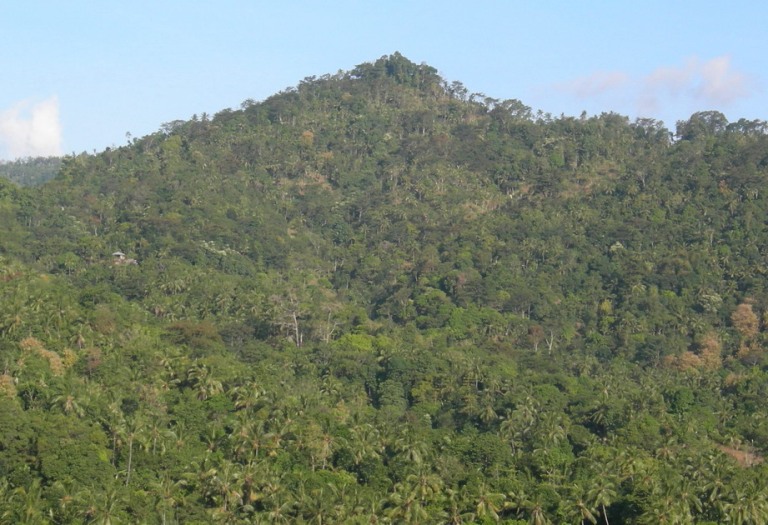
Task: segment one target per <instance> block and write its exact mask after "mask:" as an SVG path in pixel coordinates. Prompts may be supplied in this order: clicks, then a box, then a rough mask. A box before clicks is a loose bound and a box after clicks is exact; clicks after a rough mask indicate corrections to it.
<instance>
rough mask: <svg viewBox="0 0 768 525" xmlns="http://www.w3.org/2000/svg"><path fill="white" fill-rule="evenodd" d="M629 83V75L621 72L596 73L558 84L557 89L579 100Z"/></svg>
mask: <svg viewBox="0 0 768 525" xmlns="http://www.w3.org/2000/svg"><path fill="white" fill-rule="evenodd" d="M628 81H629V75H627V74H626V73H623V72H621V71H598V72H596V73H593V74H591V75H588V76H585V77H580V78H577V79H574V80H572V81H571V82H567V83H565V84H560V85H559V86H558V89H560V90H561V91H566V92H568V93H572V94H574V95H576V96H577V97H579V98H592V97H595V96H600V95H603V94H605V93H608V92H611V91H615V90H617V89H621V88H623V87H624V86H625V85H626V84H627V82H628Z"/></svg>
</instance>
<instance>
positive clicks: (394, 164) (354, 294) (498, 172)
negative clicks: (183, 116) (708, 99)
mask: <svg viewBox="0 0 768 525" xmlns="http://www.w3.org/2000/svg"><path fill="white" fill-rule="evenodd" d="M29 163H31V164H32V165H31V166H28V165H27V164H29ZM17 164H18V165H17V166H16V168H15V171H14V173H22V174H27V175H23V177H22V178H23V181H27V182H28V183H29V184H31V183H33V182H36V181H39V180H41V179H35V177H36V176H37V175H34V174H40V173H42V172H45V171H46V170H47V169H48V167H50V166H52V165H54V164H55V166H56V170H55V171H56V176H55V178H53V179H52V180H49V181H47V182H45V183H44V184H37V185H29V184H25V185H23V186H22V185H19V184H16V183H13V182H10V181H6V180H0V224H1V225H2V226H1V229H0V357H2V362H0V365H1V366H2V369H0V522H2V523H14V524H68V523H74V524H86V523H96V524H104V525H106V524H122V523H146V524H162V525H166V524H204V523H222V524H246V523H312V524H318V525H321V524H331V523H351V524H355V523H357V524H373V523H392V524H401V523H402V524H408V523H420V524H431V523H435V524H438V523H440V524H442V523H446V524H461V523H464V524H492V523H506V524H518V525H520V524H524V523H530V524H534V525H544V524H580V525H586V524H605V525H617V524H654V525H658V524H672V523H675V524H685V523H699V524H721V523H728V524H763V523H768V488H767V487H768V466H766V464H765V463H764V462H763V457H764V454H766V453H768V404H766V403H765V400H766V398H767V397H768V286H767V285H768V226H767V224H766V217H768V184H767V183H766V182H767V181H768V124H767V123H766V122H764V121H760V120H746V119H741V120H738V121H736V122H729V121H728V120H727V119H726V118H725V116H724V115H723V114H721V113H719V112H716V111H702V112H699V113H695V114H693V115H692V116H691V117H690V119H688V120H687V121H681V122H678V123H677V125H676V128H675V130H673V131H670V130H668V129H667V128H666V127H664V125H663V124H662V123H661V122H657V121H654V120H649V119H639V120H636V121H633V122H631V121H630V120H629V119H628V118H627V117H624V116H621V115H619V114H615V113H604V114H601V115H599V116H588V115H586V114H583V115H581V116H580V117H570V116H564V115H562V116H559V117H553V116H552V115H550V114H546V113H542V112H540V111H539V112H536V111H534V110H532V109H531V108H529V107H527V106H525V105H524V104H523V103H522V102H520V101H519V100H514V99H510V100H498V99H494V98H491V97H488V96H486V95H484V94H481V93H471V92H470V91H469V90H468V89H467V88H466V87H465V86H464V85H463V84H462V83H460V82H457V81H453V82H449V81H446V80H444V79H443V78H441V77H440V75H439V74H438V73H437V70H436V69H435V68H433V67H431V66H428V65H426V64H420V65H419V64H415V63H413V62H411V61H409V60H408V59H407V58H405V57H404V56H402V55H400V54H399V53H395V54H393V55H389V56H384V57H382V58H380V59H378V60H375V61H373V62H371V63H365V64H361V65H359V66H357V67H356V68H354V69H352V70H351V71H346V72H339V73H336V74H330V75H325V76H321V77H309V78H306V79H304V80H302V81H301V82H299V83H298V85H297V86H295V87H291V88H288V89H286V90H284V91H282V92H280V93H277V94H275V95H274V96H271V97H269V98H267V99H265V100H263V101H254V100H246V101H245V102H243V104H242V106H241V107H240V108H239V109H236V110H233V109H228V110H223V111H221V112H219V113H217V114H215V115H212V116H211V115H206V114H203V115H195V116H192V117H191V118H190V119H189V120H185V121H175V122H170V123H167V124H164V125H162V126H161V127H160V129H159V130H158V131H157V132H155V133H152V134H150V135H148V136H145V137H141V138H133V139H130V140H129V142H128V143H127V144H125V145H123V146H120V147H113V148H108V149H106V150H105V151H103V152H99V153H93V154H85V153H83V154H79V155H71V156H67V157H65V158H63V159H59V160H58V161H56V160H55V159H53V160H52V159H47V160H46V159H42V160H40V159H38V160H31V159H28V160H27V161H26V162H24V161H20V162H19V163H17ZM24 166H26V168H25V167H24ZM6 167H7V166H6ZM44 178H47V177H44ZM17 180H18V179H17ZM23 181H20V182H23Z"/></svg>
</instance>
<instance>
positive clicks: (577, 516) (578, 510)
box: [568, 483, 597, 525]
mask: <svg viewBox="0 0 768 525" xmlns="http://www.w3.org/2000/svg"><path fill="white" fill-rule="evenodd" d="M568 499H569V502H570V503H571V505H572V506H571V507H570V508H569V516H570V517H572V518H573V519H574V521H576V520H578V522H579V524H581V525H583V524H584V523H585V522H589V523H592V524H593V525H596V524H597V518H596V517H595V508H594V507H592V506H591V505H589V504H588V503H587V491H586V489H585V488H584V487H583V486H582V485H581V484H579V483H574V484H573V485H571V486H570V497H569V498H568Z"/></svg>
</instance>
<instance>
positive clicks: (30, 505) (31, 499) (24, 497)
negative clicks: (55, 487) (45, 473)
mask: <svg viewBox="0 0 768 525" xmlns="http://www.w3.org/2000/svg"><path fill="white" fill-rule="evenodd" d="M42 493H43V491H42V488H41V487H40V480H39V479H35V480H33V481H32V483H31V485H29V486H28V487H17V488H15V489H13V490H12V491H11V492H10V495H9V496H8V498H7V502H6V503H5V504H4V506H6V505H7V507H6V510H4V511H3V513H2V515H0V516H2V518H3V521H4V522H5V523H19V524H22V523H23V524H25V525H44V524H48V523H50V522H49V521H48V519H47V518H46V517H45V513H44V510H45V505H44V502H43V498H42ZM6 520H7V521H6Z"/></svg>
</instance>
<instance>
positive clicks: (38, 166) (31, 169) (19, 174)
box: [0, 157, 61, 186]
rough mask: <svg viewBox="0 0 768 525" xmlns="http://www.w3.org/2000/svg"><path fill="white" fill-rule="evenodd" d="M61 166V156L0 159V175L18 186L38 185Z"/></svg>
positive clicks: (52, 175) (49, 178)
mask: <svg viewBox="0 0 768 525" xmlns="http://www.w3.org/2000/svg"><path fill="white" fill-rule="evenodd" d="M60 167H61V157H34V158H26V159H19V160H15V161H0V177H4V178H6V179H8V180H10V181H12V182H15V183H16V184H19V185H20V186H38V185H40V184H43V183H44V182H46V181H49V180H51V179H52V178H54V177H55V176H56V173H58V171H59V168H60Z"/></svg>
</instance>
